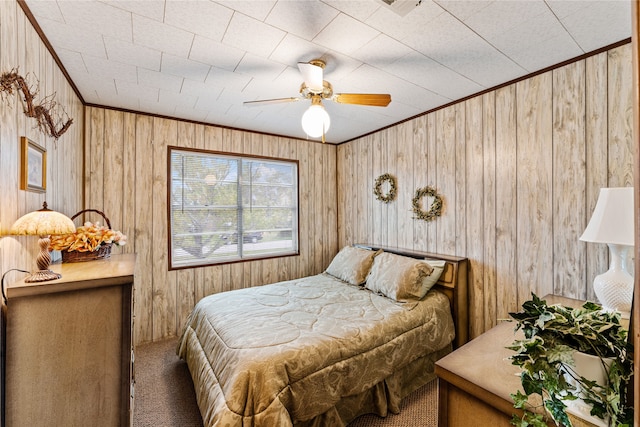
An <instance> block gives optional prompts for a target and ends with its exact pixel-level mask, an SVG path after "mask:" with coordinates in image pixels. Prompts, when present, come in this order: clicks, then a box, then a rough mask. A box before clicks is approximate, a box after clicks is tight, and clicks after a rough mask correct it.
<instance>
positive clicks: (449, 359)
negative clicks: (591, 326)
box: [435, 295, 592, 427]
mask: <svg viewBox="0 0 640 427" xmlns="http://www.w3.org/2000/svg"><path fill="white" fill-rule="evenodd" d="M543 299H545V300H546V301H547V302H548V303H549V304H563V305H565V306H568V307H580V306H582V304H583V303H584V301H578V300H574V299H569V298H564V297H558V296H554V295H547V296H545V297H544V298H543ZM515 325H516V323H515V321H514V322H508V321H503V322H502V323H500V324H498V325H497V326H495V327H494V328H492V329H490V330H488V331H487V332H485V333H484V334H482V335H480V336H479V337H477V338H475V339H473V340H472V341H470V342H468V343H467V344H465V345H464V346H462V347H460V348H458V349H457V350H456V351H454V352H453V353H450V354H448V355H447V356H445V357H443V358H442V359H440V360H439V361H438V362H436V368H435V371H436V375H437V376H438V391H439V406H438V426H439V427H467V426H469V425H476V426H491V427H509V426H511V423H510V420H511V417H512V414H514V413H517V412H518V411H517V410H516V409H514V407H513V400H512V399H511V397H510V394H511V393H515V392H516V391H517V390H522V386H521V384H520V376H519V372H520V368H519V367H518V366H514V365H512V364H511V361H510V360H508V358H509V356H511V355H513V354H514V352H513V351H511V350H509V349H507V348H506V347H507V346H509V345H511V343H513V341H514V340H515V339H516V338H522V336H517V335H516V334H515V332H514V329H515ZM519 333H520V332H519ZM570 418H571V422H572V423H573V425H574V427H585V426H588V427H592V424H590V423H588V422H587V421H584V420H581V419H578V418H577V417H574V416H572V415H570ZM550 425H552V424H550Z"/></svg>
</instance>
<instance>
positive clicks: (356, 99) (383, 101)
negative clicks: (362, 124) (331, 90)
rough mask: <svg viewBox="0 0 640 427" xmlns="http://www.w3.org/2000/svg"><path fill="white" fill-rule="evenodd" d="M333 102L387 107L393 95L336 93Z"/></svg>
mask: <svg viewBox="0 0 640 427" xmlns="http://www.w3.org/2000/svg"><path fill="white" fill-rule="evenodd" d="M331 100H332V101H335V102H338V103H340V104H357V105H371V106H374V107H386V106H387V105H389V103H390V102H391V95H389V94H388V93H336V94H335V95H334V96H333V97H332V98H331Z"/></svg>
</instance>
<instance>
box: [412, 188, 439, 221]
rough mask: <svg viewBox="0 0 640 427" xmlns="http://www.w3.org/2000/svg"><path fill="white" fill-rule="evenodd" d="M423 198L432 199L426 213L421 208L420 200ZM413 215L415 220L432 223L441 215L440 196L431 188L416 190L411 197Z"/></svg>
mask: <svg viewBox="0 0 640 427" xmlns="http://www.w3.org/2000/svg"><path fill="white" fill-rule="evenodd" d="M425 196H428V197H433V202H432V203H431V207H429V210H428V211H425V210H424V209H423V208H422V198H423V197H425ZM413 213H414V214H415V216H414V218H415V219H422V220H425V221H433V220H434V219H436V218H437V217H439V216H440V215H441V214H442V196H440V195H439V194H438V192H437V191H436V190H435V188H433V187H422V188H418V189H417V190H416V194H415V196H414V197H413Z"/></svg>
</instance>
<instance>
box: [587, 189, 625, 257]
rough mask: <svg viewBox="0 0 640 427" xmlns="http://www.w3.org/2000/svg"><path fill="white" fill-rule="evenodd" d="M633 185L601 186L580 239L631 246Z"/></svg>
mask: <svg viewBox="0 0 640 427" xmlns="http://www.w3.org/2000/svg"><path fill="white" fill-rule="evenodd" d="M633 212H634V207H633V187H618V188H601V189H600V195H599V197H598V202H597V203H596V207H595V209H594V210H593V214H592V215H591V220H590V221H589V224H588V225H587V228H586V229H585V230H584V233H582V236H580V240H582V241H585V242H594V243H610V244H615V245H626V246H633V245H634V243H635V238H634V235H635V233H634V226H633Z"/></svg>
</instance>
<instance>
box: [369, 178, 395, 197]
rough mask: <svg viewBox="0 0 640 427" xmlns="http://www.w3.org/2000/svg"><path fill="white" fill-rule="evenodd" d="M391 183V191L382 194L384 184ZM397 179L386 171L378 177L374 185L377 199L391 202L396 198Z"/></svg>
mask: <svg viewBox="0 0 640 427" xmlns="http://www.w3.org/2000/svg"><path fill="white" fill-rule="evenodd" d="M385 182H388V183H389V192H388V193H387V194H382V184H384V183H385ZM396 192H397V188H396V179H395V177H393V176H392V175H390V174H388V173H385V174H382V175H380V176H379V177H377V178H376V184H375V185H374V186H373V194H375V195H376V199H378V200H380V201H381V202H384V203H389V202H391V201H393V200H395V198H396Z"/></svg>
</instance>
